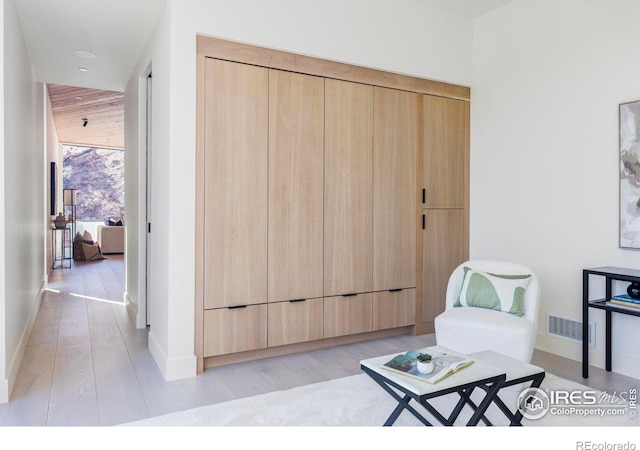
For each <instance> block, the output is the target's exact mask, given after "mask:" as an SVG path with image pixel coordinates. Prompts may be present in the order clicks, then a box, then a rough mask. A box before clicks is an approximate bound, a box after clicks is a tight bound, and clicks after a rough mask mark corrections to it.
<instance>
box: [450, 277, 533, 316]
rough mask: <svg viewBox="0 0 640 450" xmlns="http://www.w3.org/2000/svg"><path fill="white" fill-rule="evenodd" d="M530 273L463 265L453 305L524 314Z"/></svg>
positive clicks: (517, 314)
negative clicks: (501, 271) (459, 286)
mask: <svg viewBox="0 0 640 450" xmlns="http://www.w3.org/2000/svg"><path fill="white" fill-rule="evenodd" d="M530 280H531V274H528V275H527V274H523V275H501V274H495V273H488V272H481V271H479V270H474V269H471V268H469V267H464V278H463V280H462V289H461V290H460V295H459V296H458V299H457V301H456V302H455V304H454V305H453V306H454V307H460V306H471V307H475V308H487V309H495V310H497V311H503V312H508V313H510V314H514V315H516V316H519V317H522V316H523V315H524V294H525V291H526V289H527V286H528V285H529V281H530Z"/></svg>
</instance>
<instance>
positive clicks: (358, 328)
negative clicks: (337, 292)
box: [324, 293, 372, 338]
mask: <svg viewBox="0 0 640 450" xmlns="http://www.w3.org/2000/svg"><path fill="white" fill-rule="evenodd" d="M371 308H372V305H371V293H367V294H357V295H353V296H339V297H326V298H325V299H324V337H325V338H330V337H335V336H344V335H347V334H356V333H366V332H368V331H371V329H372V326H371Z"/></svg>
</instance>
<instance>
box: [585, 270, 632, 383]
mask: <svg viewBox="0 0 640 450" xmlns="http://www.w3.org/2000/svg"><path fill="white" fill-rule="evenodd" d="M591 275H594V276H601V277H604V278H605V297H604V298H600V299H595V300H589V277H590V276H591ZM614 280H615V281H627V282H630V283H634V282H635V283H639V282H640V270H635V269H627V268H622V267H609V266H606V267H597V268H593V269H584V270H583V271H582V378H589V308H595V309H601V310H603V311H605V369H606V370H607V372H611V313H614V312H615V313H619V314H626V315H629V316H640V308H634V307H625V306H622V305H620V306H619V305H616V304H614V303H611V302H610V300H611V298H612V295H613V292H612V285H613V281H614Z"/></svg>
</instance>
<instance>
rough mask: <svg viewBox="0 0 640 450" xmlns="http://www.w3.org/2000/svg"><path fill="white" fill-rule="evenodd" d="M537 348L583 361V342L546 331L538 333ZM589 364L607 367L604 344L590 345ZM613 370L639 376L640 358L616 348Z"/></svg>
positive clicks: (613, 357)
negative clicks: (617, 350) (568, 339)
mask: <svg viewBox="0 0 640 450" xmlns="http://www.w3.org/2000/svg"><path fill="white" fill-rule="evenodd" d="M536 348H537V349H538V350H542V351H545V352H549V353H553V354H554V355H558V356H562V357H564V358H568V359H572V360H574V361H579V362H582V344H578V343H574V342H569V341H567V340H565V339H560V338H556V337H554V336H549V335H548V334H546V333H540V332H539V333H538V338H537V341H536ZM589 365H590V366H593V367H598V368H600V369H604V368H605V351H604V348H603V345H601V344H599V345H597V347H596V348H591V347H589ZM611 366H612V367H611V371H612V372H615V373H618V374H621V375H625V376H628V377H632V378H639V376H638V374H640V360H639V359H638V358H635V357H633V356H629V355H625V354H624V353H617V352H616V351H615V348H614V350H613V353H612V355H611Z"/></svg>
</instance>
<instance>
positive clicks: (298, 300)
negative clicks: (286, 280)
mask: <svg viewBox="0 0 640 450" xmlns="http://www.w3.org/2000/svg"><path fill="white" fill-rule="evenodd" d="M306 300H307V299H306V298H296V299H294V300H289V303H300V302H304V301H306Z"/></svg>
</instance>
